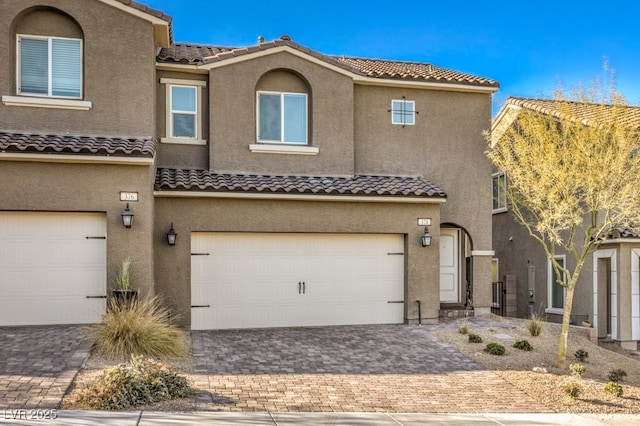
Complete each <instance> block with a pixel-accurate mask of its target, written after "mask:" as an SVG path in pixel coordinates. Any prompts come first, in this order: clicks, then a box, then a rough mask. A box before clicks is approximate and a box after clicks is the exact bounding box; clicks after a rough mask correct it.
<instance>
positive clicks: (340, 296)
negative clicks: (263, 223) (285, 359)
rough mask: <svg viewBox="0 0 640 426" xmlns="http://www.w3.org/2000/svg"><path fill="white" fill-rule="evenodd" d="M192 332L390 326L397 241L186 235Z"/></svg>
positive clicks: (398, 295) (395, 315)
mask: <svg viewBox="0 0 640 426" xmlns="http://www.w3.org/2000/svg"><path fill="white" fill-rule="evenodd" d="M191 252H192V256H191V302H192V303H191V304H192V308H191V327H192V329H194V330H206V329H224V328H257V327H289V326H316V325H345V324H391V323H402V322H403V320H404V303H403V301H404V253H403V252H404V238H403V236H402V235H386V234H385V235H381V234H375V235H370V234H367V235H364V234H251V233H206V232H199V233H193V234H192V237H191Z"/></svg>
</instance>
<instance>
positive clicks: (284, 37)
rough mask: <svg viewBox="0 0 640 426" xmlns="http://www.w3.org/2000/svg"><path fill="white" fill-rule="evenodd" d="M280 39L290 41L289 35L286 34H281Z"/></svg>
mask: <svg viewBox="0 0 640 426" xmlns="http://www.w3.org/2000/svg"><path fill="white" fill-rule="evenodd" d="M280 40H284V41H291V37H289V36H288V35H286V34H282V35H281V36H280Z"/></svg>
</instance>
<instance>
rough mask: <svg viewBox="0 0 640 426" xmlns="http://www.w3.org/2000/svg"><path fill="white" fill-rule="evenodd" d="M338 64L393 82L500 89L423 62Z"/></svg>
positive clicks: (345, 61)
mask: <svg viewBox="0 0 640 426" xmlns="http://www.w3.org/2000/svg"><path fill="white" fill-rule="evenodd" d="M336 59H337V60H338V62H340V63H343V64H346V65H348V66H350V67H351V68H353V69H355V70H358V71H360V72H361V73H362V74H364V75H366V76H367V77H372V78H387V79H392V80H424V81H432V82H439V83H450V84H471V85H476V86H488V87H500V85H499V84H498V82H497V81H494V80H491V79H488V78H483V77H477V76H474V75H471V74H466V73H462V72H458V71H453V70H448V69H445V68H440V67H436V66H435V65H431V64H427V63H422V62H401V61H385V60H380V59H363V58H349V57H344V56H343V57H336Z"/></svg>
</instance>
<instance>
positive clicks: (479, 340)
mask: <svg viewBox="0 0 640 426" xmlns="http://www.w3.org/2000/svg"><path fill="white" fill-rule="evenodd" d="M469 343H482V337H480V336H478V335H477V334H474V333H469Z"/></svg>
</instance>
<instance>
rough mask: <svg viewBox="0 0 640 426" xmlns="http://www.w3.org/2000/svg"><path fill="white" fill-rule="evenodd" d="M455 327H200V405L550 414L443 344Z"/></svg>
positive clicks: (196, 336) (196, 339)
mask: <svg viewBox="0 0 640 426" xmlns="http://www.w3.org/2000/svg"><path fill="white" fill-rule="evenodd" d="M474 320H476V319H474ZM446 326H447V324H443V325H437V326H426V325H425V326H421V327H419V326H404V325H390V326H349V327H319V328H288V329H264V330H233V331H194V332H192V340H193V355H194V373H195V375H194V377H195V381H196V383H195V385H196V387H198V388H199V389H202V390H205V391H207V392H203V393H201V394H200V395H198V409H201V410H229V411H343V412H357V411H360V412H362V411H365V412H379V411H380V412H381V411H384V412H422V413H482V412H494V413H496V412H511V413H518V412H549V411H550V410H549V409H547V408H546V407H544V406H543V405H541V404H540V403H538V402H536V401H535V400H533V399H532V398H530V397H529V396H528V395H526V394H524V393H523V392H521V391H519V390H517V389H516V388H515V387H513V386H512V385H511V384H509V383H507V382H506V381H504V380H503V379H501V378H500V377H499V376H497V375H496V374H494V373H492V372H490V371H487V370H484V368H483V367H482V366H481V365H480V364H478V363H476V362H474V361H472V360H471V359H469V358H468V357H467V356H465V355H464V354H462V353H460V352H459V351H457V350H455V349H454V348H452V347H451V346H449V345H447V344H445V343H443V342H441V341H439V340H438V339H437V338H436V337H435V336H434V335H433V333H432V332H433V331H434V330H435V329H436V328H438V327H446Z"/></svg>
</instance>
